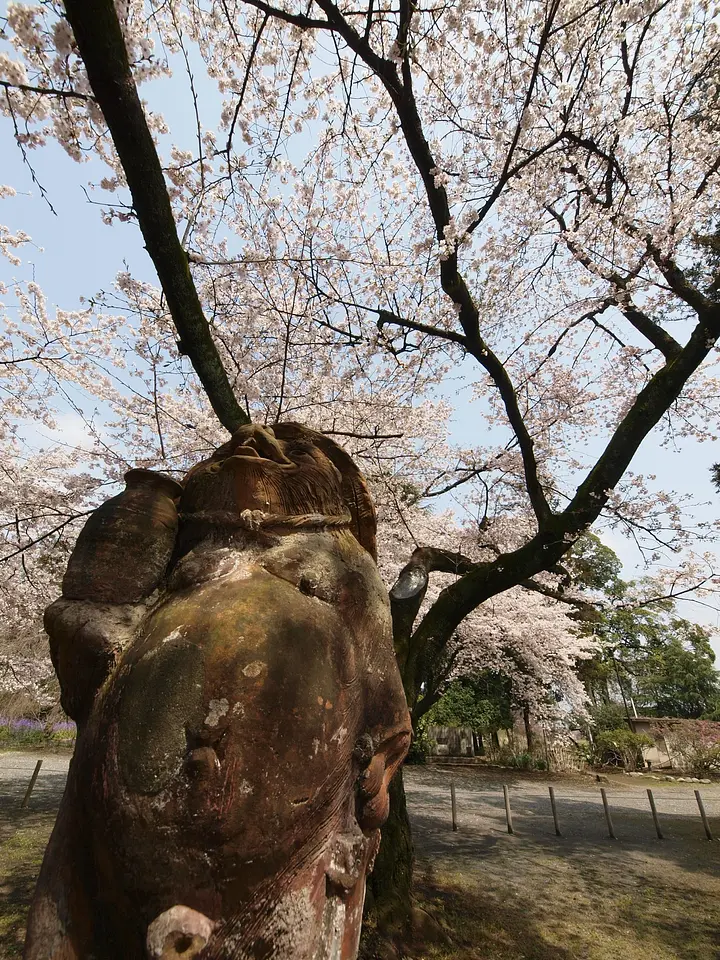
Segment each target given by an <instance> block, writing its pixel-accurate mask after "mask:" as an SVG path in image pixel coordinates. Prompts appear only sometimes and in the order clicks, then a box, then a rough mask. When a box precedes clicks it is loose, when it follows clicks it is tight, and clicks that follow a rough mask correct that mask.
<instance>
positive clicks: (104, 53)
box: [65, 0, 249, 433]
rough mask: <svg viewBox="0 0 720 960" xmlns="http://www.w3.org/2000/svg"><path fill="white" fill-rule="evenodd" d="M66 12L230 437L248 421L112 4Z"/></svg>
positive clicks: (79, 4)
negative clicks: (205, 306) (193, 266)
mask: <svg viewBox="0 0 720 960" xmlns="http://www.w3.org/2000/svg"><path fill="white" fill-rule="evenodd" d="M65 9H66V11H67V17H68V20H69V21H70V25H71V27H72V28H73V32H74V34H75V40H76V42H77V45H78V49H79V51H80V56H81V57H82V59H83V62H84V63H85V67H86V69H87V73H88V79H89V81H90V86H91V88H92V90H93V93H94V95H95V98H96V100H97V102H98V104H99V106H100V109H101V110H102V112H103V115H104V117H105V121H106V123H107V125H108V128H109V130H110V133H111V135H112V138H113V141H114V143H115V149H116V150H117V153H118V156H119V158H120V162H121V163H122V166H123V170H124V172H125V177H126V179H127V182H128V187H129V188H130V193H131V195H132V199H133V206H134V208H135V212H136V214H137V218H138V223H139V224H140V230H141V231H142V235H143V238H144V240H145V246H146V249H147V251H148V253H149V254H150V257H151V258H152V261H153V263H154V265H155V269H156V270H157V274H158V278H159V280H160V284H161V286H162V289H163V292H164V294H165V298H166V300H167V304H168V308H169V310H170V314H171V316H172V318H173V322H174V323H175V327H176V328H177V331H178V333H179V335H180V340H181V342H182V347H183V351H184V352H185V353H186V354H187V355H188V356H189V357H190V360H191V362H192V365H193V367H194V368H195V371H196V373H197V375H198V377H199V379H200V382H201V384H202V386H203V388H204V389H205V393H206V395H207V397H208V399H209V401H210V403H211V405H212V408H213V410H214V411H215V413H216V415H217V417H218V419H219V420H220V422H221V423H222V424H223V426H224V427H225V428H226V429H227V430H229V431H230V432H231V433H232V432H233V431H234V430H235V429H236V428H237V427H239V426H240V425H241V424H244V423H248V422H249V418H248V416H247V414H246V413H245V411H244V410H243V409H242V408H241V407H240V404H239V403H238V401H237V399H236V397H235V395H234V393H233V391H232V387H231V386H230V382H229V380H228V376H227V373H226V371H225V369H224V367H223V364H222V360H221V359H220V354H219V353H218V350H217V346H216V345H215V342H214V341H213V338H212V335H211V333H210V327H209V324H208V322H207V319H206V318H205V315H204V314H203V310H202V306H201V304H200V298H199V297H198V293H197V289H196V287H195V284H194V282H193V279H192V276H191V274H190V265H189V263H188V258H187V255H186V254H185V251H184V250H183V249H182V246H181V244H180V241H179V239H178V235H177V226H176V224H175V218H174V217H173V212H172V207H171V206H170V198H169V196H168V192H167V187H166V185H165V179H164V177H163V172H162V168H161V166H160V160H159V158H158V155H157V151H156V149H155V144H154V142H153V138H152V135H151V133H150V130H149V128H148V125H147V120H146V118H145V113H144V111H143V108H142V104H141V103H140V98H139V97H138V93H137V88H136V86H135V81H134V80H133V76H132V73H131V71H130V64H129V62H128V55H127V50H126V48H125V41H124V39H123V35H122V30H121V29H120V23H119V21H118V18H117V14H116V12H115V5H114V3H113V2H112V0H66V2H65Z"/></svg>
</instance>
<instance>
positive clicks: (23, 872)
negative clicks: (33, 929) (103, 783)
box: [0, 813, 55, 960]
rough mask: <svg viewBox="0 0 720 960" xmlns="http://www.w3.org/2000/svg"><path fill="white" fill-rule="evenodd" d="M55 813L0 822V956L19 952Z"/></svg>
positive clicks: (9, 959)
mask: <svg viewBox="0 0 720 960" xmlns="http://www.w3.org/2000/svg"><path fill="white" fill-rule="evenodd" d="M54 822H55V814H54V813H53V814H35V815H31V816H27V817H24V818H23V819H22V820H14V822H11V823H7V822H6V823H3V824H2V826H1V828H0V829H1V832H0V960H15V958H16V957H21V956H22V948H23V943H24V941H25V923H26V922H27V914H28V908H29V906H30V900H31V898H32V894H33V890H34V889H35V881H36V880H37V875H38V873H39V872H40V864H41V863H42V858H43V854H44V853H45V847H46V846H47V842H48V840H49V838H50V833H51V831H52V827H53V823H54Z"/></svg>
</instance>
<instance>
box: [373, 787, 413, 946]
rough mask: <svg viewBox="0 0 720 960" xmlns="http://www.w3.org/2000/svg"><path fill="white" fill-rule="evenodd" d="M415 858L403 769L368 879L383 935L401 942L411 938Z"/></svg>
mask: <svg viewBox="0 0 720 960" xmlns="http://www.w3.org/2000/svg"><path fill="white" fill-rule="evenodd" d="M414 856H415V851H414V847H413V842H412V833H411V830H410V819H409V817H408V812H407V801H406V799H405V785H404V783H403V778H402V770H401V771H400V772H399V773H398V774H397V776H396V777H395V779H394V780H393V782H392V784H391V785H390V816H389V817H388V819H387V822H386V823H385V825H384V826H383V828H382V840H381V843H380V850H379V851H378V855H377V857H376V859H375V867H374V869H373V872H372V873H371V874H370V877H369V878H368V907H369V909H370V910H373V911H374V913H375V916H376V918H377V921H378V924H379V926H380V929H381V930H382V932H383V934H385V935H386V936H389V937H397V938H398V939H400V940H406V939H407V938H408V937H409V935H410V927H411V922H412V873H413V864H414Z"/></svg>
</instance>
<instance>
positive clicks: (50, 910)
mask: <svg viewBox="0 0 720 960" xmlns="http://www.w3.org/2000/svg"><path fill="white" fill-rule="evenodd" d="M73 774H74V771H73V769H72V765H71V770H70V775H69V777H68V783H67V786H66V788H65V793H64V795H63V799H62V802H61V804H60V810H59V812H58V817H57V820H56V821H55V826H54V828H53V832H52V835H51V836H50V842H49V843H48V846H47V850H46V851H45V856H44V858H43V862H42V867H41V869H40V876H39V877H38V882H37V886H36V887H35V894H34V896H33V900H32V904H31V906H30V916H29V918H28V925H27V935H26V938H25V951H24V954H23V957H24V960H86V958H87V957H89V956H92V954H93V952H94V951H93V948H92V940H93V932H92V916H93V913H92V889H93V884H92V865H91V858H90V851H89V844H88V837H87V829H86V830H85V835H84V836H83V824H82V809H81V806H80V804H79V802H78V796H77V789H76V786H75V776H74V775H73Z"/></svg>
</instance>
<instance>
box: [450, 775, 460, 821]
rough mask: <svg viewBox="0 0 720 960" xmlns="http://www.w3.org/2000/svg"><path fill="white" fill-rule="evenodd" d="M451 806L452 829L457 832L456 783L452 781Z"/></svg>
mask: <svg viewBox="0 0 720 960" xmlns="http://www.w3.org/2000/svg"><path fill="white" fill-rule="evenodd" d="M450 804H451V806H452V828H453V830H457V828H458V827H457V803H456V802H455V781H454V780H451V781H450Z"/></svg>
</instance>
